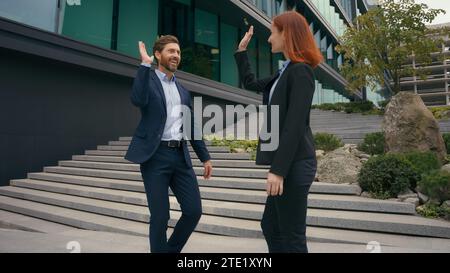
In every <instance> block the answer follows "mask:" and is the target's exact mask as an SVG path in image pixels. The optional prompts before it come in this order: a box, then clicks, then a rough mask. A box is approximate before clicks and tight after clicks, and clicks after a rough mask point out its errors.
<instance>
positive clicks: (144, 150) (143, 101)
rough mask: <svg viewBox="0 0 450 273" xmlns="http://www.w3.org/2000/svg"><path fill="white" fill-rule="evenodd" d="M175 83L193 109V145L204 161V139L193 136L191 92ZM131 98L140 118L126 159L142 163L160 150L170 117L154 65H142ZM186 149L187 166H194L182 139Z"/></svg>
mask: <svg viewBox="0 0 450 273" xmlns="http://www.w3.org/2000/svg"><path fill="white" fill-rule="evenodd" d="M175 83H176V85H177V89H178V92H179V94H180V99H181V103H182V104H183V105H186V106H188V107H189V108H190V109H191V127H192V128H191V133H192V135H191V136H190V142H191V145H192V147H193V148H194V151H195V153H196V154H197V156H198V158H199V159H200V161H202V162H205V161H207V160H209V159H210V155H209V153H208V150H207V149H206V145H205V142H204V141H203V140H193V137H192V136H193V134H194V115H193V112H192V103H191V95H190V93H189V91H188V90H186V89H185V88H184V87H183V86H181V84H179V83H178V82H176V81H175ZM130 98H131V102H132V103H133V104H134V105H135V106H137V107H139V108H140V110H141V121H140V122H139V125H138V126H137V128H136V131H135V133H134V135H133V138H132V140H131V144H130V146H129V148H128V151H127V153H126V155H125V159H127V160H129V161H131V162H134V163H139V164H140V163H144V162H145V161H147V160H149V159H150V158H151V157H152V156H153V154H154V153H155V152H156V150H157V149H158V147H159V145H160V142H161V137H162V135H163V132H164V126H165V123H166V119H167V113H166V98H165V96H164V90H163V87H162V85H161V82H160V79H159V78H158V76H157V75H156V73H155V70H154V69H153V68H150V67H146V66H143V65H141V66H140V67H139V70H138V72H137V76H136V78H135V79H134V83H133V88H132V91H131V96H130ZM183 152H184V157H185V160H186V163H187V165H188V166H189V167H192V162H191V157H190V154H189V150H188V147H187V143H186V142H183Z"/></svg>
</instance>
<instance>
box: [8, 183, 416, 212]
mask: <svg viewBox="0 0 450 273" xmlns="http://www.w3.org/2000/svg"><path fill="white" fill-rule="evenodd" d="M11 185H12V186H16V187H19V186H20V187H25V188H32V189H37V190H44V191H52V192H58V193H65V194H73V195H83V196H85V197H92V198H96V199H102V200H108V201H114V202H121V203H127V204H133V205H144V206H145V205H146V204H147V200H146V195H145V193H144V192H128V191H122V190H114V189H106V188H93V187H89V186H83V185H73V184H64V183H55V182H48V181H39V180H31V179H21V180H12V181H11ZM200 193H201V197H202V198H203V199H210V200H220V201H231V202H240V203H242V202H245V203H251V204H265V202H266V199H267V195H266V193H265V192H264V191H254V190H237V189H216V188H207V187H200ZM170 194H171V195H172V193H170ZM411 206H412V205H411V204H407V203H400V202H391V201H383V200H372V199H367V198H362V197H356V196H334V195H322V194H313V193H312V194H309V196H308V207H309V208H321V209H341V210H349V211H367V212H383V213H386V212H388V213H399V214H400V213H402V214H412V213H414V212H415V211H414V206H412V209H411Z"/></svg>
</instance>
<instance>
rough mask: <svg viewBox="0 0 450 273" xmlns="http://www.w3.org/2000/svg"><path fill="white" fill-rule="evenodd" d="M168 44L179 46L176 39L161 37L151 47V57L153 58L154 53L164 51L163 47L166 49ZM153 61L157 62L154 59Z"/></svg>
mask: <svg viewBox="0 0 450 273" xmlns="http://www.w3.org/2000/svg"><path fill="white" fill-rule="evenodd" d="M170 43H176V44H178V45H180V42H178V39H177V37H175V36H173V35H162V36H161V37H159V38H158V39H157V40H156V42H155V44H154V45H153V56H155V52H156V51H159V52H162V51H163V50H164V47H166V45H167V44H170ZM155 60H156V62H158V59H156V58H155Z"/></svg>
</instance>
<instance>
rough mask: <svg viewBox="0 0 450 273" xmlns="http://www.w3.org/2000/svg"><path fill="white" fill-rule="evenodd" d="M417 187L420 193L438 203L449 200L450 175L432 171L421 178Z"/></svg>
mask: <svg viewBox="0 0 450 273" xmlns="http://www.w3.org/2000/svg"><path fill="white" fill-rule="evenodd" d="M418 186H419V191H420V192H422V193H424V194H426V195H428V196H429V197H430V198H433V199H435V200H439V202H444V201H446V200H450V173H448V172H445V171H441V170H433V171H431V172H430V173H428V174H425V175H423V176H422V179H421V180H420V181H419V183H418Z"/></svg>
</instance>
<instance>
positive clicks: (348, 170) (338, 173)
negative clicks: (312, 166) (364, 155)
mask: <svg viewBox="0 0 450 273" xmlns="http://www.w3.org/2000/svg"><path fill="white" fill-rule="evenodd" d="M350 150H351V148H350V146H347V147H341V148H338V149H336V150H334V151H332V152H329V153H327V154H326V155H324V156H323V157H321V158H318V159H317V161H318V164H317V178H318V180H319V181H320V182H328V183H336V184H344V183H349V184H355V183H357V182H358V173H359V171H360V170H361V166H362V163H361V160H360V159H359V158H358V157H357V156H355V155H353V154H352V153H351V152H350Z"/></svg>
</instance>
